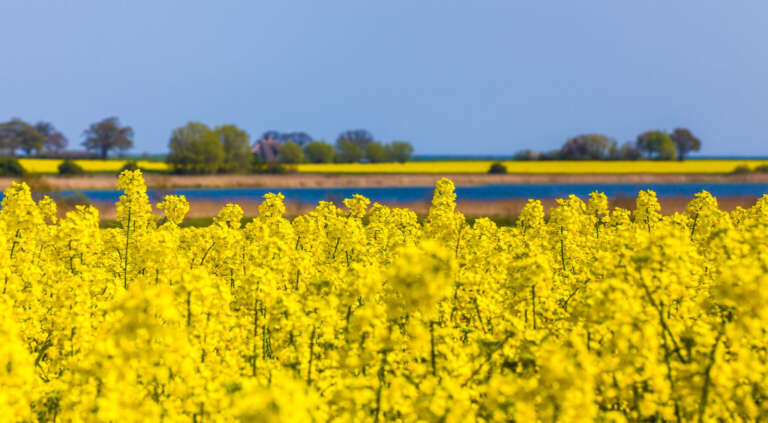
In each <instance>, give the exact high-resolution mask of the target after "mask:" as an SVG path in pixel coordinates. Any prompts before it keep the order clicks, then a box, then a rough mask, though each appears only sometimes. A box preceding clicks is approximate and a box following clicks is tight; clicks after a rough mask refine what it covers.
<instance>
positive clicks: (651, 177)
mask: <svg viewBox="0 0 768 423" xmlns="http://www.w3.org/2000/svg"><path fill="white" fill-rule="evenodd" d="M442 177H446V178H449V179H451V180H452V181H453V182H454V184H455V185H456V186H472V185H493V184H558V183H560V184H563V183H564V184H609V183H649V184H650V183H697V182H700V183H768V173H750V174H648V173H627V174H586V173H585V174H513V173H508V174H501V175H491V174H324V173H292V174H287V175H265V174H257V175H166V174H151V173H149V174H145V178H146V181H147V187H148V188H149V189H174V188H340V187H347V188H366V187H417V186H434V184H435V181H437V180H438V179H440V178H442ZM14 180H16V181H19V180H23V181H25V182H27V184H29V185H30V187H31V188H32V189H33V190H34V191H78V190H86V189H97V190H114V189H116V187H117V176H111V175H110V176H108V175H87V176H77V177H56V176H34V177H27V178H0V189H6V188H8V187H9V186H10V185H11V181H14Z"/></svg>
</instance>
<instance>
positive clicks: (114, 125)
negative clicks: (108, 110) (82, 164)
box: [83, 116, 133, 159]
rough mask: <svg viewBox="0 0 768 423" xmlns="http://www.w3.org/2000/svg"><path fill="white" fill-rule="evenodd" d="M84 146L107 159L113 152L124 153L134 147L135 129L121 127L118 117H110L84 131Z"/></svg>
mask: <svg viewBox="0 0 768 423" xmlns="http://www.w3.org/2000/svg"><path fill="white" fill-rule="evenodd" d="M83 136H84V137H85V141H83V146H84V147H85V148H86V149H88V150H91V151H96V152H98V153H99V155H100V156H101V158H102V159H106V158H107V155H108V154H109V152H110V151H112V150H119V151H124V150H128V149H130V148H131V147H133V129H131V127H130V126H122V125H120V121H119V120H118V118H117V117H114V116H113V117H108V118H106V119H104V120H102V121H99V122H96V123H94V124H92V125H91V126H90V127H88V129H86V130H85V131H83Z"/></svg>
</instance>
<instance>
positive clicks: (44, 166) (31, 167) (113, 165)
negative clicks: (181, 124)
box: [19, 159, 170, 174]
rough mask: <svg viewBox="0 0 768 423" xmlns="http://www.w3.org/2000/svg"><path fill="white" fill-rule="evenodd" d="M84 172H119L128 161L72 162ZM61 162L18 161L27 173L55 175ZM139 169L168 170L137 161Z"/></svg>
mask: <svg viewBox="0 0 768 423" xmlns="http://www.w3.org/2000/svg"><path fill="white" fill-rule="evenodd" d="M73 161H74V162H75V163H77V164H78V165H79V166H80V167H82V168H83V170H84V171H86V172H91V173H106V172H112V173H113V174H114V172H119V171H120V169H122V168H123V166H125V164H126V163H128V160H73ZM61 162H63V160H61V159H19V163H20V164H21V166H22V167H23V168H24V170H26V171H27V172H29V173H48V174H52V173H53V174H55V173H58V172H59V165H60V164H61ZM136 164H137V165H138V166H139V167H140V168H142V169H146V170H152V171H167V170H169V169H170V167H168V165H167V164H166V163H165V162H154V161H146V160H139V161H138V162H137V163H136Z"/></svg>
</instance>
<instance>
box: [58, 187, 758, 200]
mask: <svg viewBox="0 0 768 423" xmlns="http://www.w3.org/2000/svg"><path fill="white" fill-rule="evenodd" d="M644 189H652V190H654V191H656V194H657V195H658V196H659V197H693V196H694V194H696V193H697V192H700V191H702V190H707V191H709V192H710V193H711V194H712V195H714V196H716V197H728V196H739V197H755V198H758V197H761V196H762V195H763V194H765V193H768V184H765V183H660V184H504V185H476V186H466V187H457V188H456V195H457V197H458V199H459V200H475V201H493V200H505V199H528V198H538V199H543V198H563V197H567V196H568V195H569V194H576V195H577V196H579V197H581V198H585V197H587V196H588V195H589V193H591V192H592V191H599V192H603V193H605V194H606V195H607V196H608V197H616V196H617V195H618V196H629V197H635V196H636V195H637V193H638V191H640V190H644ZM433 190H434V187H431V186H430V187H367V188H362V187H361V188H348V187H345V188H269V189H266V188H182V189H169V190H149V196H150V199H151V200H152V201H161V200H162V198H163V196H164V195H166V194H176V195H185V196H186V197H187V199H188V200H208V201H216V202H225V201H227V202H229V201H232V202H237V201H259V200H261V199H262V198H263V196H264V194H266V193H268V192H281V193H282V194H283V195H285V199H286V201H288V202H301V203H317V202H318V201H329V200H330V201H339V200H342V199H344V198H350V197H352V196H353V195H354V194H361V195H364V196H365V197H368V198H369V199H371V200H372V201H379V202H395V201H398V202H411V201H429V200H430V199H431V198H432V192H433ZM73 192H74V191H62V192H59V194H60V195H66V194H71V193H73ZM80 192H81V193H82V194H84V195H85V196H86V197H87V198H88V199H89V200H91V201H101V202H116V201H117V200H118V199H119V198H120V194H121V192H120V191H113V190H84V191H80Z"/></svg>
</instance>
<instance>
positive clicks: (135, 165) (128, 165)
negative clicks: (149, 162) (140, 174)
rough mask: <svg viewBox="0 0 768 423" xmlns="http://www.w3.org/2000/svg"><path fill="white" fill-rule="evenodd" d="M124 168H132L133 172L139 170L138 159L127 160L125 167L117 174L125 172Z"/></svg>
mask: <svg viewBox="0 0 768 423" xmlns="http://www.w3.org/2000/svg"><path fill="white" fill-rule="evenodd" d="M124 170H130V171H132V172H133V171H137V170H139V163H138V162H137V161H136V160H130V161H127V162H125V164H124V165H123V167H121V168H120V171H119V172H117V174H118V175H119V174H121V173H123V171H124Z"/></svg>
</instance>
